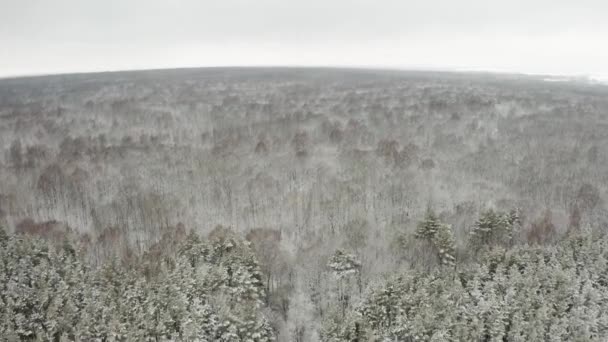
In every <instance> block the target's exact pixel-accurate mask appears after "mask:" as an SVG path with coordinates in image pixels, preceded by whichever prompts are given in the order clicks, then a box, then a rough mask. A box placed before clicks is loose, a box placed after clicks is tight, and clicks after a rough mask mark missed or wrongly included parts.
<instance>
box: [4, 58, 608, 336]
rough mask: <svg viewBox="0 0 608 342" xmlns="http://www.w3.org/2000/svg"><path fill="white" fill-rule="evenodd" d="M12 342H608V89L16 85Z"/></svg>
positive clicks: (8, 88)
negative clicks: (607, 229)
mask: <svg viewBox="0 0 608 342" xmlns="http://www.w3.org/2000/svg"><path fill="white" fill-rule="evenodd" d="M0 144H1V145H0V146H2V152H3V154H2V155H1V158H0V227H2V228H1V229H0V337H1V338H0V339H2V340H7V341H20V340H22V341H226V342H228V341H230V342H233V341H234V342H236V341H260V342H261V341H296V342H304V341H332V342H333V341H336V342H337V341H359V342H363V341H605V340H608V278H607V277H608V276H607V275H608V238H607V237H606V234H605V232H606V227H607V226H608V205H607V203H606V200H607V191H608V187H607V186H608V86H605V85H599V84H591V83H586V82H583V81H581V80H565V81H559V82H555V81H551V82H550V81H548V80H546V79H543V78H542V77H533V76H523V75H507V74H503V75H494V74H486V73H447V72H414V71H389V70H364V69H331V68H203V69H177V70H158V71H136V72H115V73H97V74H74V75H59V76H45V77H32V78H15V79H0Z"/></svg>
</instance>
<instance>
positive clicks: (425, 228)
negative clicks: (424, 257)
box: [415, 209, 456, 265]
mask: <svg viewBox="0 0 608 342" xmlns="http://www.w3.org/2000/svg"><path fill="white" fill-rule="evenodd" d="M415 237H416V238H417V239H422V240H425V241H427V242H428V243H429V244H430V245H431V246H433V248H434V250H435V252H436V253H437V257H438V258H439V262H440V263H441V264H442V265H453V264H454V262H455V260H456V258H455V249H456V247H455V244H456V243H455V240H454V234H453V233H452V228H451V227H450V226H449V225H447V224H445V223H442V222H441V221H440V220H439V218H438V217H437V216H436V215H435V213H434V212H433V211H432V210H431V209H428V210H427V212H426V215H425V217H424V220H422V221H421V222H419V223H418V227H417V229H416V233H415Z"/></svg>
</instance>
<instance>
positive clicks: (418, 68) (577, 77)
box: [0, 64, 608, 84]
mask: <svg viewBox="0 0 608 342" xmlns="http://www.w3.org/2000/svg"><path fill="white" fill-rule="evenodd" d="M264 68H268V69H280V68H283V69H336V70H339V69H342V70H362V71H363V70H371V71H394V72H408V71H410V72H411V71H415V72H441V73H457V74H467V73H469V74H492V75H502V76H528V77H545V78H551V79H565V80H570V81H576V80H578V81H585V82H594V83H601V84H607V83H608V78H604V77H603V76H595V75H589V74H585V73H580V74H553V73H535V72H523V71H507V70H500V69H494V70H492V69H485V68H479V69H475V68H459V67H435V66H416V65H412V66H392V65H349V64H345V65H330V64H328V65H320V64H319V65H315V64H309V65H305V64H268V65H265V64H251V65H203V66H159V67H149V68H148V67H143V68H125V69H101V70H100V69H91V70H83V71H65V72H62V71H58V72H48V73H45V72H41V73H23V74H12V75H11V74H8V75H0V81H3V80H18V79H27V78H43V77H53V76H78V75H87V74H91V75H92V74H112V73H125V72H149V71H176V70H189V69H264Z"/></svg>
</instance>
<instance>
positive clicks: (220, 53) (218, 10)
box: [0, 0, 608, 79]
mask: <svg viewBox="0 0 608 342" xmlns="http://www.w3.org/2000/svg"><path fill="white" fill-rule="evenodd" d="M229 65H241V66H244V65H323V66H372V67H397V68H433V69H464V70H489V71H506V72H524V73H544V74H563V75H591V76H595V77H600V78H606V79H608V1H605V0H576V1H575V0H552V1H549V0H501V1H494V0H461V1H456V0H424V1H412V0H401V1H397V0H395V1H392V0H375V1H372V0H365V1H362V0H333V1H332V0H298V1H294V0H249V1H245V0H217V1H210V0H173V1H169V0H132V1H128V0H103V1H102V0H98V1H93V0H0V76H10V75H26V74H46V73H62V72H82V71H101V70H122V69H142V68H164V67H190V66H229Z"/></svg>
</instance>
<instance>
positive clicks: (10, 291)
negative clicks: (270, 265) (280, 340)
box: [0, 230, 275, 342]
mask: <svg viewBox="0 0 608 342" xmlns="http://www.w3.org/2000/svg"><path fill="white" fill-rule="evenodd" d="M144 258H145V257H144ZM144 258H142V260H137V262H135V263H134V264H133V265H127V264H124V263H123V262H120V261H118V260H109V261H107V262H106V263H105V264H103V265H102V266H101V267H99V268H91V267H88V266H87V265H85V263H84V262H83V261H81V260H80V258H79V254H78V253H76V251H75V249H74V248H73V247H72V245H71V244H70V243H67V242H66V243H65V244H64V246H62V247H55V246H54V245H51V244H49V243H48V242H46V241H43V240H39V239H34V238H28V237H23V236H6V235H0V336H2V337H3V338H6V339H8V340H42V341H200V342H211V341H226V342H228V341H230V342H232V341H234V342H239V341H255V342H258V341H259V342H263V341H273V340H274V339H275V332H274V329H273V328H272V327H271V326H270V324H269V321H268V320H267V319H266V317H265V316H264V315H263V314H262V307H261V306H262V301H261V298H263V296H264V293H263V291H264V287H263V286H262V282H261V274H260V269H259V266H258V264H257V261H256V259H255V257H254V255H253V253H252V252H251V250H250V249H249V247H248V245H247V244H246V243H245V242H243V241H242V240H241V239H238V238H237V237H236V236H235V235H234V234H232V233H231V232H230V231H228V230H225V231H223V234H222V235H221V236H214V237H211V238H209V239H207V240H203V239H201V238H199V237H198V236H196V235H195V234H191V235H190V236H189V237H188V238H186V240H185V241H183V242H182V244H181V246H180V247H179V252H178V253H175V254H171V255H165V256H163V257H161V258H159V259H158V260H159V261H158V262H159V263H160V265H159V267H158V272H156V273H150V272H149V270H148V269H147V267H145V266H144V265H146V264H147V263H149V262H150V261H149V260H146V262H144V260H143V259H144Z"/></svg>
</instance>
